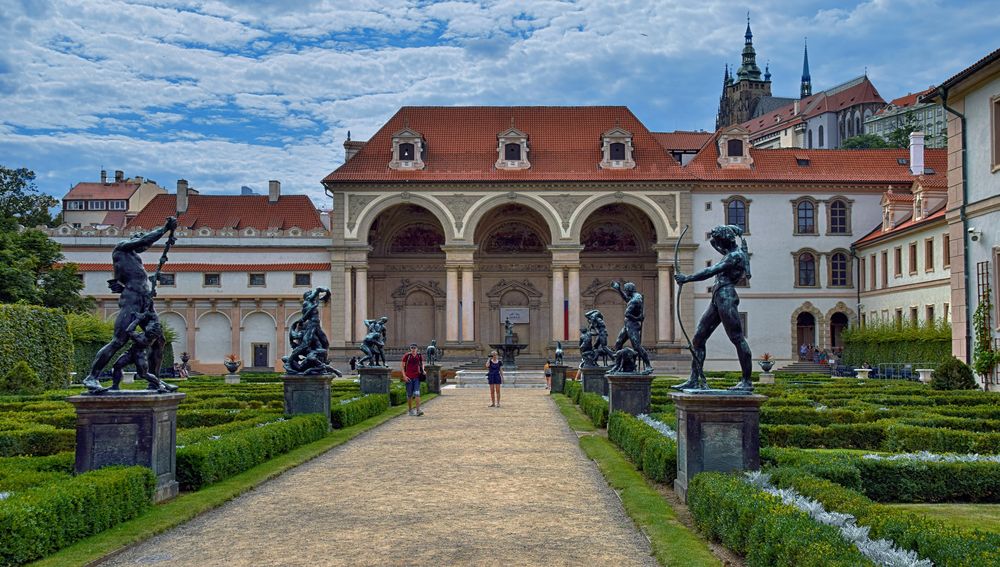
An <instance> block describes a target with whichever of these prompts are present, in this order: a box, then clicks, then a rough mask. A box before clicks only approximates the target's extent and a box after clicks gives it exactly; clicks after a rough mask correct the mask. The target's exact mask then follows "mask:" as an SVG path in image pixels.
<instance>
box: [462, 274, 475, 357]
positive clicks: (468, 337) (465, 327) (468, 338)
mask: <svg viewBox="0 0 1000 567" xmlns="http://www.w3.org/2000/svg"><path fill="white" fill-rule="evenodd" d="M472 283H473V278H472V266H463V267H462V341H463V342H473V341H475V340H476V329H475V323H474V319H475V315H474V313H475V311H473V307H474V306H475V301H474V300H473V299H472Z"/></svg>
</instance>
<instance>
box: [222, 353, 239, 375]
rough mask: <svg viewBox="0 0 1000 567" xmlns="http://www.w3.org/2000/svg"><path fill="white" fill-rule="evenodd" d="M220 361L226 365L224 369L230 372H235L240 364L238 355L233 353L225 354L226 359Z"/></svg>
mask: <svg viewBox="0 0 1000 567" xmlns="http://www.w3.org/2000/svg"><path fill="white" fill-rule="evenodd" d="M222 363H223V364H225V365H226V370H228V371H229V373H230V374H236V371H237V370H239V369H240V364H241V362H240V359H239V357H238V356H236V355H235V354H228V355H226V359H225V360H224V361H222Z"/></svg>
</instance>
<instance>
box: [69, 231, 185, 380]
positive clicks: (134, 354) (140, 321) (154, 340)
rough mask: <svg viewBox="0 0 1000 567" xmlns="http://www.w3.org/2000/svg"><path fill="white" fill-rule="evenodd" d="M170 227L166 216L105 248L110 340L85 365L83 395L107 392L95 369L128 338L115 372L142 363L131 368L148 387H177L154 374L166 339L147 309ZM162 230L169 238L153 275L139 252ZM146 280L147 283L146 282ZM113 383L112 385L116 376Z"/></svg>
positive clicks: (171, 239) (171, 240)
mask: <svg viewBox="0 0 1000 567" xmlns="http://www.w3.org/2000/svg"><path fill="white" fill-rule="evenodd" d="M176 228H177V219H175V218H174V217H168V218H167V219H166V222H165V223H164V225H163V226H162V227H160V228H158V229H156V230H153V231H151V232H149V233H146V234H143V233H137V234H135V235H133V236H132V237H131V238H129V239H128V240H123V241H121V242H119V243H118V244H117V245H116V246H115V248H114V250H113V251H112V252H111V262H112V270H113V272H114V277H112V278H111V279H110V280H108V287H109V288H110V289H111V291H112V292H113V293H117V294H119V295H120V297H119V298H118V308H119V311H118V316H117V317H116V318H115V327H114V335H113V336H112V339H111V342H109V343H108V344H106V345H104V346H103V347H102V348H101V350H99V351H97V355H96V356H95V357H94V363H93V365H91V367H90V373H89V374H88V375H87V377H86V378H84V379H83V385H84V386H85V387H86V388H87V390H88V391H89V393H91V394H101V393H104V392H106V391H107V390H108V389H107V388H104V387H103V386H101V380H100V375H101V371H102V370H104V367H105V366H107V365H108V362H110V361H111V358H112V357H113V356H114V355H115V353H116V352H118V351H119V350H120V349H121V348H122V347H124V346H125V345H126V344H127V343H128V342H129V341H132V342H133V347H132V348H131V349H130V350H129V351H128V352H126V353H125V354H123V355H122V358H120V359H119V362H122V364H120V365H119V364H117V363H116V365H115V366H116V368H117V370H118V372H120V371H121V369H122V368H123V367H124V366H125V365H127V364H129V363H136V364H143V365H147V369H146V370H143V369H141V368H137V370H138V371H139V373H140V374H141V375H142V377H143V378H144V379H146V381H147V382H149V389H150V390H154V391H157V392H173V391H176V390H177V386H174V385H173V384H167V383H165V382H163V381H162V380H160V379H159V378H158V377H157V374H159V372H160V363H161V362H162V361H163V350H164V347H165V346H166V339H165V337H164V336H163V330H162V328H161V326H160V319H159V317H158V316H157V315H156V310H155V309H154V307H153V298H154V297H155V296H156V283H157V281H158V279H159V276H160V270H161V269H162V267H163V264H164V263H165V262H166V261H167V251H169V250H170V246H171V245H173V244H174V242H175V241H176V240H175V238H174V229H176ZM166 234H169V236H168V237H167V243H166V246H165V247H164V249H163V255H162V256H161V257H160V263H159V266H158V267H157V269H156V273H155V274H153V275H152V276H148V275H147V274H146V268H145V267H144V266H143V263H142V257H141V256H140V254H141V253H143V252H145V251H146V250H148V249H149V247H150V246H152V245H153V244H155V243H156V241H158V240H159V239H160V238H162V237H163V236H164V235H166ZM151 282H152V285H150V283H151ZM138 327H141V328H142V332H141V333H138V332H137V331H136V329H137V328H138ZM140 359H141V360H140ZM113 386H114V387H115V389H117V386H118V381H117V380H116V381H115V382H114V383H113Z"/></svg>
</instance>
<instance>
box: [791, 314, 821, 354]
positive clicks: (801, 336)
mask: <svg viewBox="0 0 1000 567" xmlns="http://www.w3.org/2000/svg"><path fill="white" fill-rule="evenodd" d="M795 329H796V332H795V336H796V337H797V339H796V341H797V342H798V344H799V345H812V346H814V347H815V346H817V344H818V343H817V341H816V317H815V316H813V314H812V313H809V312H808V311H804V312H802V313H799V316H798V317H796V318H795ZM799 348H801V346H800V347H799Z"/></svg>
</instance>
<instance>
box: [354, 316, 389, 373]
mask: <svg viewBox="0 0 1000 567" xmlns="http://www.w3.org/2000/svg"><path fill="white" fill-rule="evenodd" d="M388 322H389V318H388V317H385V316H383V317H380V318H378V319H365V320H364V321H362V323H364V325H365V328H367V329H368V333H367V334H366V335H365V338H364V339H362V341H361V346H360V347H359V348H360V349H361V352H363V353H365V355H364V356H362V357H361V359H360V360H358V366H386V364H385V340H386V336H387V334H386V328H385V327H386V323H388Z"/></svg>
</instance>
